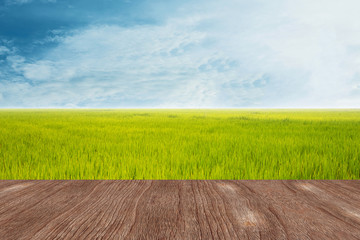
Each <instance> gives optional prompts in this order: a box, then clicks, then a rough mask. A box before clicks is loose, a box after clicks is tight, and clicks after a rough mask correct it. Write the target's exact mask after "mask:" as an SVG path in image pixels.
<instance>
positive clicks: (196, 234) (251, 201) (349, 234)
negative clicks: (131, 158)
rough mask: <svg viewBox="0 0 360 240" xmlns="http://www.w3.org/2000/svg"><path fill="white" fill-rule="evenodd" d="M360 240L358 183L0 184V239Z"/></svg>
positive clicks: (111, 182) (37, 182)
mask: <svg viewBox="0 0 360 240" xmlns="http://www.w3.org/2000/svg"><path fill="white" fill-rule="evenodd" d="M95 238H98V239H360V181H295V180H286V181H4V180H3V181H0V239H9V240H10V239H16V240H18V239H95Z"/></svg>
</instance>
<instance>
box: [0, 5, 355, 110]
mask: <svg viewBox="0 0 360 240" xmlns="http://www.w3.org/2000/svg"><path fill="white" fill-rule="evenodd" d="M190 7H191V6H188V8H190ZM359 7H360V3H359V2H358V1H355V0H344V1H342V2H341V4H340V3H339V2H338V1H335V0H334V1H325V0H319V1H310V0H295V1H292V2H291V4H290V3H289V2H288V1H282V0H278V1H265V0H257V1H235V0H229V1H226V3H224V2H219V1H209V2H206V4H205V5H204V6H203V8H202V12H201V14H200V13H194V11H192V12H191V13H184V14H183V16H178V17H177V18H175V19H168V20H167V21H166V22H165V23H164V24H162V25H142V26H133V27H128V28H125V27H119V26H116V25H92V26H88V27H86V28H84V29H78V30H74V31H71V32H68V33H64V32H61V33H59V34H58V33H54V34H55V35H54V36H52V37H48V38H46V39H44V41H52V42H57V43H58V45H57V46H56V47H55V48H53V49H51V50H49V51H48V52H46V53H45V54H44V55H43V57H42V58H41V59H38V60H36V61H30V60H28V59H24V58H23V57H21V56H18V55H15V54H13V55H12V56H8V57H7V59H8V62H9V65H11V66H12V69H13V70H14V71H16V72H17V73H19V74H22V75H23V76H24V77H25V79H26V80H27V81H29V82H30V83H32V85H31V84H28V83H26V84H27V85H26V84H25V85H26V87H24V86H25V85H24V86H22V87H23V88H22V90H23V91H24V92H25V93H23V94H22V95H21V94H20V95H21V96H22V99H23V102H33V103H36V104H37V105H47V104H48V105H51V106H65V105H66V104H72V106H84V105H87V106H93V107H101V106H111V107H116V106H118V107H124V106H128V107H132V106H153V107H162V106H164V107H182V106H183V107H211V106H214V107H237V106H259V107H261V106H266V107H342V106H343V107H358V106H359V103H360V91H359V86H360V78H359V76H360V33H359V31H358V29H360V15H359V14H358V13H357V11H356V10H357V9H359ZM3 87H7V88H10V85H7V86H3ZM25 88H29V89H31V91H32V92H33V93H34V94H37V95H36V97H35V96H33V95H32V94H31V93H30V90H29V93H27V92H26V90H25ZM12 91H15V90H14V89H13V90H12ZM19 92H20V91H19ZM14 94H15V92H14ZM18 95H19V93H18ZM29 99H31V101H29Z"/></svg>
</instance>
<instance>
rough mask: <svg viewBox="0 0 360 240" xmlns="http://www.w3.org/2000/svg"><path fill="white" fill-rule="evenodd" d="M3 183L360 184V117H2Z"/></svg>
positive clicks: (74, 113)
mask: <svg viewBox="0 0 360 240" xmlns="http://www.w3.org/2000/svg"><path fill="white" fill-rule="evenodd" d="M0 179H360V110H149V109H147V110H107V109H95V110H39V109H38V110H8V109H3V110H0Z"/></svg>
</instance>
